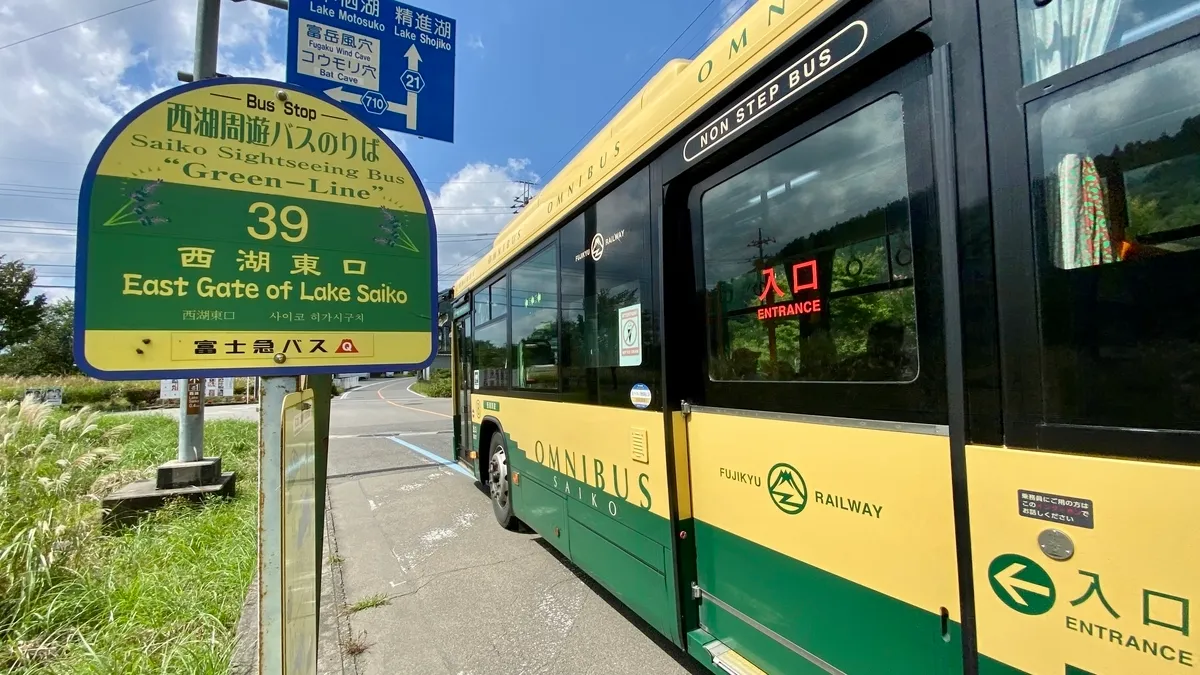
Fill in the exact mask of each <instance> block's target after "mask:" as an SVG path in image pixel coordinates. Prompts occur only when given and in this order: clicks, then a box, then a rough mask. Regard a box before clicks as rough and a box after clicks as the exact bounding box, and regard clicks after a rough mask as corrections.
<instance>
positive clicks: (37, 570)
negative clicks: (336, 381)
mask: <svg viewBox="0 0 1200 675" xmlns="http://www.w3.org/2000/svg"><path fill="white" fill-rule="evenodd" d="M176 437H177V427H176V423H175V422H174V420H171V419H169V418H167V417H162V416H158V415H146V416H144V417H142V416H139V417H136V418H135V417H125V416H101V415H99V414H98V413H95V412H92V411H89V410H87V409H84V410H81V411H79V412H76V413H74V414H66V413H64V412H63V411H54V410H51V409H49V408H47V407H45V406H39V405H17V404H15V403H9V404H5V405H0V672H7V673H20V674H22V675H25V674H32V673H35V672H36V673H64V674H65V673H72V674H75V673H89V674H91V673H95V674H97V675H99V674H100V673H105V674H107V673H146V674H150V673H196V674H209V673H212V674H214V675H215V674H217V673H221V674H222V675H223V674H224V673H228V671H229V658H230V655H231V654H232V650H233V640H234V626H235V625H236V623H237V619H238V616H239V614H240V612H241V606H242V600H243V599H244V597H245V592H246V587H247V585H248V584H249V582H250V579H251V577H252V576H253V572H254V561H255V554H256V551H255V548H256V547H255V537H256V534H257V533H256V525H255V517H256V510H257V499H256V494H255V491H254V489H253V486H254V485H255V483H256V478H257V457H256V452H255V427H254V425H253V424H252V423H249V422H238V421H214V422H209V423H208V424H206V425H205V453H206V454H208V455H220V456H221V458H222V463H223V465H224V467H226V468H227V470H230V469H231V470H234V471H236V472H237V473H238V484H239V489H238V494H237V496H236V497H235V498H234V499H232V500H214V501H210V502H208V503H206V504H204V505H202V506H190V505H186V504H183V503H179V504H173V505H170V506H168V507H167V508H165V509H163V510H161V511H159V512H157V513H154V514H153V515H151V516H149V517H148V518H146V519H144V520H142V521H141V522H140V523H138V524H137V525H136V526H133V527H129V528H126V529H123V530H119V531H115V532H110V531H105V530H102V529H101V528H100V523H99V517H100V507H99V499H100V497H101V496H102V495H103V494H105V493H107V492H108V491H111V490H112V489H115V488H116V487H118V486H119V485H122V484H124V483H126V482H128V481H130V480H132V479H135V478H139V477H143V476H149V475H152V473H153V470H154V467H156V466H157V465H158V464H160V463H161V462H163V461H165V460H167V459H170V458H171V457H172V456H173V455H174V453H175V444H176Z"/></svg>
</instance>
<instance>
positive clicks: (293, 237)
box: [246, 202, 308, 244]
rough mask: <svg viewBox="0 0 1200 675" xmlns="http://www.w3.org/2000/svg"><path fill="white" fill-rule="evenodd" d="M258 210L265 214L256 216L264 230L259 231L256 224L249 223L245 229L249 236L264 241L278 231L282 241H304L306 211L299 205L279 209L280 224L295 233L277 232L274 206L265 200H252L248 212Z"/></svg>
mask: <svg viewBox="0 0 1200 675" xmlns="http://www.w3.org/2000/svg"><path fill="white" fill-rule="evenodd" d="M260 211H264V212H265V215H262V216H259V218H258V222H259V223H261V224H262V225H265V226H266V228H265V231H260V230H259V226H258V225H250V226H249V227H247V228H246V231H247V232H249V233H250V236H251V237H254V238H255V239H259V240H262V241H266V240H268V239H272V238H274V237H275V234H276V233H277V232H278V233H279V236H281V237H283V240H284V241H289V242H292V243H293V244H294V243H296V242H298V241H304V238H305V237H307V236H308V213H306V212H305V211H304V209H302V208H300V207H299V206H285V207H283V208H282V209H281V210H280V211H279V222H280V224H282V225H283V226H284V227H285V228H287V229H289V230H292V231H294V232H296V234H289V233H287V232H279V226H278V225H276V224H275V207H274V206H272V205H270V204H268V203H267V202H254V203H253V204H251V205H250V213H252V214H254V215H258V213H259V212H260Z"/></svg>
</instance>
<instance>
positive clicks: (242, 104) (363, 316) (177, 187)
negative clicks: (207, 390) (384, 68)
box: [75, 78, 437, 379]
mask: <svg viewBox="0 0 1200 675" xmlns="http://www.w3.org/2000/svg"><path fill="white" fill-rule="evenodd" d="M435 243H436V234H435V231H434V224H433V216H432V215H431V210H430V206H429V200H428V198H427V196H426V194H425V190H424V188H423V187H422V186H421V183H420V181H419V180H418V179H417V177H416V175H415V174H414V173H413V171H412V168H411V167H410V166H409V164H408V162H407V161H406V160H405V159H404V157H403V156H402V155H401V154H400V152H399V151H398V150H397V149H396V147H395V146H394V145H392V143H391V142H390V141H389V140H388V139H387V137H386V136H384V135H383V134H382V133H381V132H379V131H378V130H377V129H375V128H373V127H371V126H370V125H368V124H366V123H364V122H363V121H362V120H361V119H359V117H358V116H356V115H355V114H349V113H347V111H346V110H344V109H342V108H340V107H338V106H337V105H335V104H334V103H332V102H330V101H327V100H325V99H322V98H319V97H317V96H314V95H311V94H308V93H305V92H303V91H301V90H299V89H297V88H295V87H292V86H289V85H286V84H283V83H280V82H272V81H269V80H251V79H237V78H217V79H211V80H204V81H201V82H197V83H193V84H190V85H185V86H181V87H176V88H174V89H169V90H167V91H166V92H163V93H162V94H159V95H158V96H155V97H154V98H152V99H150V100H149V101H147V102H145V103H143V104H142V105H140V106H138V107H137V108H136V109H134V110H133V112H131V113H129V114H128V115H127V116H126V117H124V118H123V119H122V120H121V121H120V122H118V123H117V125H116V126H115V127H114V128H113V129H112V131H110V132H109V133H108V135H107V136H106V137H105V138H104V140H103V141H102V142H101V143H100V147H99V148H98V149H97V150H96V153H95V155H94V156H93V157H92V161H91V163H90V164H89V165H88V169H87V172H86V174H85V175H84V180H83V187H82V190H81V198H80V210H79V242H78V246H77V253H76V280H75V293H76V301H77V302H76V320H75V330H76V341H75V348H76V359H77V362H78V363H79V364H80V366H81V367H82V368H83V369H84V370H85V371H86V372H88V373H89V374H91V375H94V376H96V377H100V378H104V379H129V378H130V377H134V376H136V377H139V378H161V379H172V378H178V377H193V378H194V377H205V376H208V377H221V376H228V375H298V374H317V373H338V372H346V371H357V370H366V368H363V366H371V369H372V370H374V369H376V368H377V367H378V368H379V369H380V370H403V369H409V368H414V367H416V368H420V367H424V366H425V365H427V364H428V363H429V362H430V361H432V359H433V356H434V350H435V344H436V340H437V312H436V307H437V304H436V296H437V284H436V276H435V275H436V270H437V254H436V249H435Z"/></svg>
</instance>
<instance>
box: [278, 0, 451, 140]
mask: <svg viewBox="0 0 1200 675" xmlns="http://www.w3.org/2000/svg"><path fill="white" fill-rule="evenodd" d="M457 33H458V28H457V26H456V25H455V22H454V19H451V18H448V17H445V16H442V15H440V14H434V13H433V12H429V11H426V10H423V9H418V8H416V7H412V6H411V5H405V4H402V3H399V2H394V1H393V0H294V1H293V2H292V3H291V4H290V5H288V59H287V81H288V82H290V83H292V84H295V85H298V86H300V87H303V88H304V89H307V90H309V91H311V92H314V93H316V92H320V93H322V94H323V95H324V96H327V97H329V98H331V99H333V100H335V101H338V102H340V103H342V104H343V105H345V106H346V107H348V108H352V109H355V110H359V111H362V112H364V113H366V114H367V116H368V117H370V118H371V120H372V123H373V124H375V125H376V126H378V127H381V128H384V129H394V130H396V131H401V132H404V133H408V134H414V135H417V136H423V137H426V138H436V139H438V140H442V141H448V142H453V141H454V54H455V40H456V39H457Z"/></svg>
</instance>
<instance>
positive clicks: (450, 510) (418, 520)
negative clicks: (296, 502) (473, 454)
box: [321, 433, 707, 675]
mask: <svg viewBox="0 0 1200 675" xmlns="http://www.w3.org/2000/svg"><path fill="white" fill-rule="evenodd" d="M397 440H398V441H403V442H404V443H405V444H408V445H407V446H406V445H405V444H402V443H400V442H397ZM333 443H334V446H333V447H334V451H333V452H331V459H330V482H329V502H330V513H331V517H332V527H331V528H329V529H328V530H327V537H328V538H329V539H331V540H332V541H333V544H332V545H333V547H334V548H335V549H336V550H337V552H338V554H339V555H340V556H341V557H342V558H343V559H344V562H343V563H342V565H340V566H339V567H338V568H337V569H336V570H335V575H336V573H338V572H340V575H341V584H338V583H337V582H336V581H335V582H334V583H333V584H331V586H333V587H335V588H342V589H344V592H345V602H346V603H350V604H352V603H354V602H355V601H356V600H360V599H362V598H365V597H369V596H373V595H376V594H382V595H385V596H387V598H388V604H386V605H383V606H379V607H374V608H371V609H365V610H362V611H360V612H356V613H353V614H346V613H342V614H340V615H339V620H340V621H341V622H342V624H343V625H341V626H338V627H336V628H330V627H323V632H322V641H323V642H325V641H327V640H328V638H327V637H326V636H327V635H329V636H332V635H340V636H346V635H349V636H352V637H353V638H355V639H356V640H357V641H360V645H365V646H367V649H366V651H364V652H363V653H361V654H358V655H357V656H355V657H354V658H352V659H347V660H345V662H344V663H343V666H342V667H343V668H344V670H342V671H341V672H348V673H356V674H357V673H363V674H364V675H367V674H376V673H377V674H379V675H385V674H386V675H393V674H396V673H421V674H422V675H505V674H509V673H511V674H513V675H517V674H526V673H529V674H533V673H595V674H600V673H605V674H609V673H626V672H627V673H639V674H643V673H644V674H647V675H658V674H676V673H694V674H696V673H707V671H705V670H703V669H701V668H699V667H698V666H695V665H694V664H692V663H691V662H689V661H687V659H686V657H685V656H684V654H683V653H682V652H681V650H679V649H678V648H677V647H675V646H674V645H672V644H670V643H669V642H668V641H667V640H666V639H665V638H662V637H661V636H659V635H658V633H657V632H655V631H654V630H653V629H652V628H650V627H649V626H648V625H647V624H645V623H644V622H642V621H641V619H639V618H638V617H636V616H635V615H633V614H632V613H631V612H629V611H628V610H627V609H626V608H625V607H624V606H623V605H621V604H620V603H619V602H618V601H617V600H615V599H614V598H613V597H612V596H611V595H609V594H608V593H607V592H606V591H604V590H603V589H602V588H600V587H599V586H598V585H597V584H596V583H595V582H593V581H591V580H590V579H588V578H587V577H586V576H584V575H583V574H582V572H580V571H578V570H577V569H576V568H575V567H574V566H573V565H571V563H570V562H568V561H567V560H565V559H564V558H562V557H561V556H560V555H559V554H558V553H557V551H555V550H554V549H553V548H552V547H551V546H550V545H549V544H546V543H545V542H544V541H543V540H542V539H541V537H539V536H537V535H535V534H529V533H525V534H521V533H515V532H509V531H507V530H504V529H503V528H501V527H500V526H499V525H498V524H497V523H496V522H495V519H494V517H493V515H492V509H491V502H490V501H489V499H488V497H487V495H486V494H484V493H483V492H482V491H481V490H480V488H479V486H478V483H476V482H475V480H474V478H473V477H469V476H466V475H463V472H460V471H459V470H458V469H459V468H461V467H457V465H450V466H444V465H440V464H439V463H438V462H437V461H435V460H433V459H431V458H430V455H432V456H433V457H439V456H440V457H449V448H450V443H451V435H450V434H449V433H440V434H436V435H427V434H422V435H414V436H409V437H407V438H406V437H404V436H397V437H396V440H393V439H388V438H359V439H346V440H342V441H334V442H333ZM408 446H416V448H418V449H420V450H422V451H424V452H425V453H428V454H422V453H420V452H417V451H414V450H413V449H410V447H408ZM443 461H445V460H443ZM322 612H323V614H325V615H327V616H328V615H332V613H331V612H328V611H327V610H325V609H323V610H322ZM322 652H323V654H327V649H326V648H325V645H324V644H323V647H322ZM322 664H323V667H322V670H321V672H322V673H326V672H339V671H337V670H329V669H330V668H334V667H335V665H336V664H335V663H334V658H333V656H332V655H327V656H325V657H324V659H323V661H322Z"/></svg>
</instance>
